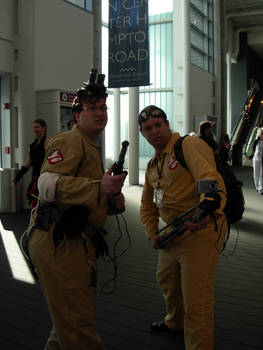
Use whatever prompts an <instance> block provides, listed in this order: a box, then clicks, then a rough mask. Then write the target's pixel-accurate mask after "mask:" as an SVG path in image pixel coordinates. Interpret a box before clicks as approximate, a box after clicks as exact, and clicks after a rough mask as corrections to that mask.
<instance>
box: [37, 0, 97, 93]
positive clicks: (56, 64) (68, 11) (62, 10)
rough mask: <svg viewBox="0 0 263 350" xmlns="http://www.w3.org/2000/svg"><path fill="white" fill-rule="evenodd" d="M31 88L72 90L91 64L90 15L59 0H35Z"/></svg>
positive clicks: (91, 19) (78, 84) (84, 77)
mask: <svg viewBox="0 0 263 350" xmlns="http://www.w3.org/2000/svg"><path fill="white" fill-rule="evenodd" d="M35 11H36V12H35V89H36V90H37V91H39V90H47V89H62V90H70V91H71V90H73V91H75V90H76V89H77V88H79V87H80V85H81V84H82V82H83V81H86V80H87V79H88V77H89V72H90V68H91V67H92V63H93V16H92V14H90V13H89V12H87V11H85V10H83V9H81V8H78V7H76V6H73V5H72V4H70V3H67V2H65V1H61V0H45V1H43V0H36V9H35Z"/></svg>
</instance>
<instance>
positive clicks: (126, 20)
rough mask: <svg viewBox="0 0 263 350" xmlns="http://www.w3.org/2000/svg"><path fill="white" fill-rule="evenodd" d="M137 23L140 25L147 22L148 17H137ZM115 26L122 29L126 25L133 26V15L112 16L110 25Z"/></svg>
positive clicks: (111, 27)
mask: <svg viewBox="0 0 263 350" xmlns="http://www.w3.org/2000/svg"><path fill="white" fill-rule="evenodd" d="M136 23H137V25H139V24H140V23H142V24H146V23H147V17H146V15H145V16H144V17H139V16H137V17H136ZM114 26H115V28H118V29H121V28H125V27H130V26H132V22H131V17H130V16H123V17H117V18H110V19H109V27H110V29H113V28H114Z"/></svg>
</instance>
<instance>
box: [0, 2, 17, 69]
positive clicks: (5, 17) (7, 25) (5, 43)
mask: <svg viewBox="0 0 263 350" xmlns="http://www.w3.org/2000/svg"><path fill="white" fill-rule="evenodd" d="M14 8H15V7H14V0H0V72H1V71H2V72H11V71H12V42H13V38H14V29H15V25H14Z"/></svg>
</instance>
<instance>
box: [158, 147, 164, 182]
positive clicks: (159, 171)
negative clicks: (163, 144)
mask: <svg viewBox="0 0 263 350" xmlns="http://www.w3.org/2000/svg"><path fill="white" fill-rule="evenodd" d="M165 156H166V153H164V155H163V161H162V165H161V170H160V169H159V166H158V160H157V172H158V175H159V179H158V187H159V186H160V183H161V178H162V172H163V165H164V160H165Z"/></svg>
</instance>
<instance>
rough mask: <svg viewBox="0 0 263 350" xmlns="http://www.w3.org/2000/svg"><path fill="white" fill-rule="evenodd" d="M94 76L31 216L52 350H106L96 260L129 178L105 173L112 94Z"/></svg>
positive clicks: (55, 143) (51, 149)
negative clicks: (97, 316)
mask: <svg viewBox="0 0 263 350" xmlns="http://www.w3.org/2000/svg"><path fill="white" fill-rule="evenodd" d="M96 72H97V71H96V70H92V74H91V77H90V80H89V82H88V83H86V82H85V83H84V84H83V86H82V87H81V88H80V89H79V90H78V91H77V93H76V97H75V99H74V101H73V103H72V112H73V115H74V118H75V120H76V125H75V126H74V128H73V129H72V130H71V131H70V132H64V133H59V134H57V135H56V136H55V137H53V138H52V139H51V140H50V142H49V145H48V150H47V153H46V158H45V160H44V163H43V166H42V168H41V175H40V177H39V181H38V188H39V203H38V206H37V209H36V211H35V213H33V214H32V215H31V222H32V226H31V229H30V234H29V237H28V251H29V256H30V258H31V261H32V263H33V265H34V267H35V271H36V273H37V275H38V278H39V282H40V285H41V287H42V290H43V293H44V296H45V299H46V302H47V305H48V308H49V312H50V315H51V319H52V322H53V325H54V327H53V329H52V330H51V333H50V337H49V339H48V341H47V344H46V349H47V350H54V349H57V350H78V349H81V350H82V349H83V350H84V349H93V350H102V349H105V346H104V344H103V342H102V340H101V338H100V336H99V334H98V332H97V329H96V327H95V320H94V296H95V288H96V273H97V272H96V271H97V268H96V258H97V257H98V256H99V255H104V253H105V252H107V244H106V242H105V240H104V238H103V234H104V233H105V231H104V230H103V226H104V223H105V221H106V219H107V214H108V210H109V203H110V204H111V206H112V208H116V209H120V210H122V209H123V210H124V203H125V199H124V195H123V194H122V193H121V189H122V186H123V183H124V180H125V176H126V175H125V174H124V173H122V174H120V175H114V174H113V173H112V168H110V169H109V170H108V171H106V172H104V169H103V163H102V158H101V151H100V147H99V145H98V141H99V136H100V134H101V133H102V132H103V130H104V128H105V127H106V125H107V121H108V114H107V104H106V99H107V96H108V95H107V93H106V87H105V86H104V83H103V82H104V75H103V74H99V75H98V82H97V83H96V82H95V78H96ZM105 254H106V253H105Z"/></svg>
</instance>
